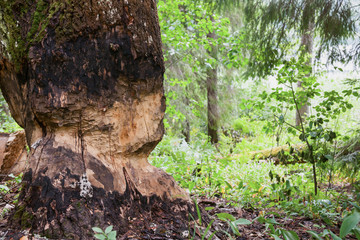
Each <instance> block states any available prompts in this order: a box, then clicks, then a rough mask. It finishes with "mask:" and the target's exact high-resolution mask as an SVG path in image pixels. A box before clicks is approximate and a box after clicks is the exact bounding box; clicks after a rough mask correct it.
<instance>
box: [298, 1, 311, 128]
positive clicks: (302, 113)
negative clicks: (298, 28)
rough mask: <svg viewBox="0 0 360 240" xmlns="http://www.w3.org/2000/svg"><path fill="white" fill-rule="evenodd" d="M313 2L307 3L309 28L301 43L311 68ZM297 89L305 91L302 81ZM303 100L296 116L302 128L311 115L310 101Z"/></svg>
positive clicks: (302, 36)
mask: <svg viewBox="0 0 360 240" xmlns="http://www.w3.org/2000/svg"><path fill="white" fill-rule="evenodd" d="M311 2H312V0H308V1H307V3H306V4H307V5H306V7H305V9H306V10H307V11H306V13H304V14H306V15H308V16H306V17H305V21H307V26H306V29H305V30H304V31H303V34H302V35H301V43H300V47H301V51H302V53H301V54H303V55H304V56H306V57H307V60H306V62H305V64H307V65H308V66H311V64H312V54H313V41H314V39H313V35H314V27H315V24H314V16H313V14H314V11H313V9H311ZM304 12H305V11H304ZM309 75H310V74H308V76H309ZM308 76H307V77H308ZM297 87H298V89H300V90H302V89H303V86H302V81H298V83H297ZM301 100H302V101H301V102H300V106H299V109H298V111H296V115H295V119H296V126H300V125H301V122H304V120H305V117H306V116H307V115H308V114H309V110H310V107H309V103H308V99H301Z"/></svg>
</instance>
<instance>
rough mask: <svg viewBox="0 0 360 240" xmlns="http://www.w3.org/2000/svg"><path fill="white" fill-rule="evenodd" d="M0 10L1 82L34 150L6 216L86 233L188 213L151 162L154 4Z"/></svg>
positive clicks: (156, 76) (54, 3)
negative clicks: (12, 209)
mask: <svg viewBox="0 0 360 240" xmlns="http://www.w3.org/2000/svg"><path fill="white" fill-rule="evenodd" d="M0 14H1V15H0V22H1V23H0V24H1V28H0V29H1V30H0V34H1V35H0V38H1V42H0V45H2V46H0V51H1V52H0V53H1V55H0V57H1V58H0V60H1V61H0V87H1V90H2V92H3V94H4V97H5V99H6V100H7V102H8V104H9V107H10V110H11V113H12V116H13V117H14V118H15V120H16V121H17V123H18V124H19V125H20V126H22V127H23V128H24V129H25V132H26V138H27V143H28V145H29V146H31V157H30V159H29V161H30V170H29V171H28V172H27V173H26V174H25V175H24V179H23V181H24V187H23V190H22V193H21V196H20V198H19V204H18V206H17V208H16V210H15V213H14V215H13V218H12V223H13V224H14V225H17V226H20V227H22V228H30V229H31V231H33V232H36V233H40V234H45V235H46V236H48V237H52V238H71V239H80V238H82V239H89V237H90V236H91V235H92V231H91V227H93V226H98V227H104V226H105V225H114V227H115V229H117V230H118V231H119V232H120V234H124V233H125V232H127V231H129V230H131V226H132V225H131V221H132V219H133V218H141V216H142V217H143V218H149V219H150V218H152V219H153V221H156V216H152V215H151V212H154V211H155V212H156V211H160V212H159V216H160V215H161V212H166V213H167V214H168V217H169V219H170V218H171V219H172V220H173V221H175V219H178V220H177V221H178V222H179V221H180V222H181V221H182V223H184V221H183V220H185V221H187V220H188V218H187V217H186V214H187V212H188V211H189V209H188V208H189V206H190V205H189V201H188V200H189V197H188V195H187V193H186V192H185V191H183V190H182V189H181V188H179V187H178V186H177V184H176V183H175V181H174V179H173V178H172V177H171V176H169V175H168V174H166V173H165V172H163V171H162V170H160V169H157V168H155V167H153V166H151V165H150V164H149V163H148V161H147V157H148V155H149V154H150V152H151V151H152V150H153V148H154V147H155V146H156V145H157V143H158V142H159V141H160V140H161V138H162V136H163V132H164V129H163V122H162V120H163V116H164V111H165V101H164V96H163V72H164V66H163V57H162V50H161V39H160V31H159V26H158V19H157V10H156V3H155V1H153V0H131V1H128V0H119V1H111V0H100V1H88V0H76V1H75V0H50V1H45V0H37V1H36V0H30V1H16V0H10V1H6V2H2V3H0ZM176 212H177V213H176ZM171 213H174V214H171ZM143 224H144V225H145V224H148V223H147V222H146V221H145V222H144V223H143ZM133 227H137V228H140V226H138V225H137V226H133ZM183 227H185V228H186V224H185V225H184V226H183Z"/></svg>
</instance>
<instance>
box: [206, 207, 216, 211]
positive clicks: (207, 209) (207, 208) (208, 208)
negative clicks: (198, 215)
mask: <svg viewBox="0 0 360 240" xmlns="http://www.w3.org/2000/svg"><path fill="white" fill-rule="evenodd" d="M213 209H214V207H206V208H205V210H206V211H211V210H213Z"/></svg>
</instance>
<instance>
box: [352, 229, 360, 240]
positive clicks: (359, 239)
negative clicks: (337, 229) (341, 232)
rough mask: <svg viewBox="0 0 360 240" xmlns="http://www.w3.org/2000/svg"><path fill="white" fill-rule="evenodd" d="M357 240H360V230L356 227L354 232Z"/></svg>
mask: <svg viewBox="0 0 360 240" xmlns="http://www.w3.org/2000/svg"><path fill="white" fill-rule="evenodd" d="M352 232H353V233H354V235H355V237H356V238H357V240H360V228H358V227H356V228H354V229H353V230H352Z"/></svg>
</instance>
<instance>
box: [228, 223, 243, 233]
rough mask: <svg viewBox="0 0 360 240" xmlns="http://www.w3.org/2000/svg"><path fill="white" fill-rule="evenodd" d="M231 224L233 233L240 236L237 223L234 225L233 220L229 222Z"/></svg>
mask: <svg viewBox="0 0 360 240" xmlns="http://www.w3.org/2000/svg"><path fill="white" fill-rule="evenodd" d="M229 224H230V227H231V230H232V231H233V233H234V234H235V235H237V236H240V235H241V234H240V232H239V229H238V228H237V226H236V225H234V224H233V223H232V222H230V223H229Z"/></svg>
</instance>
